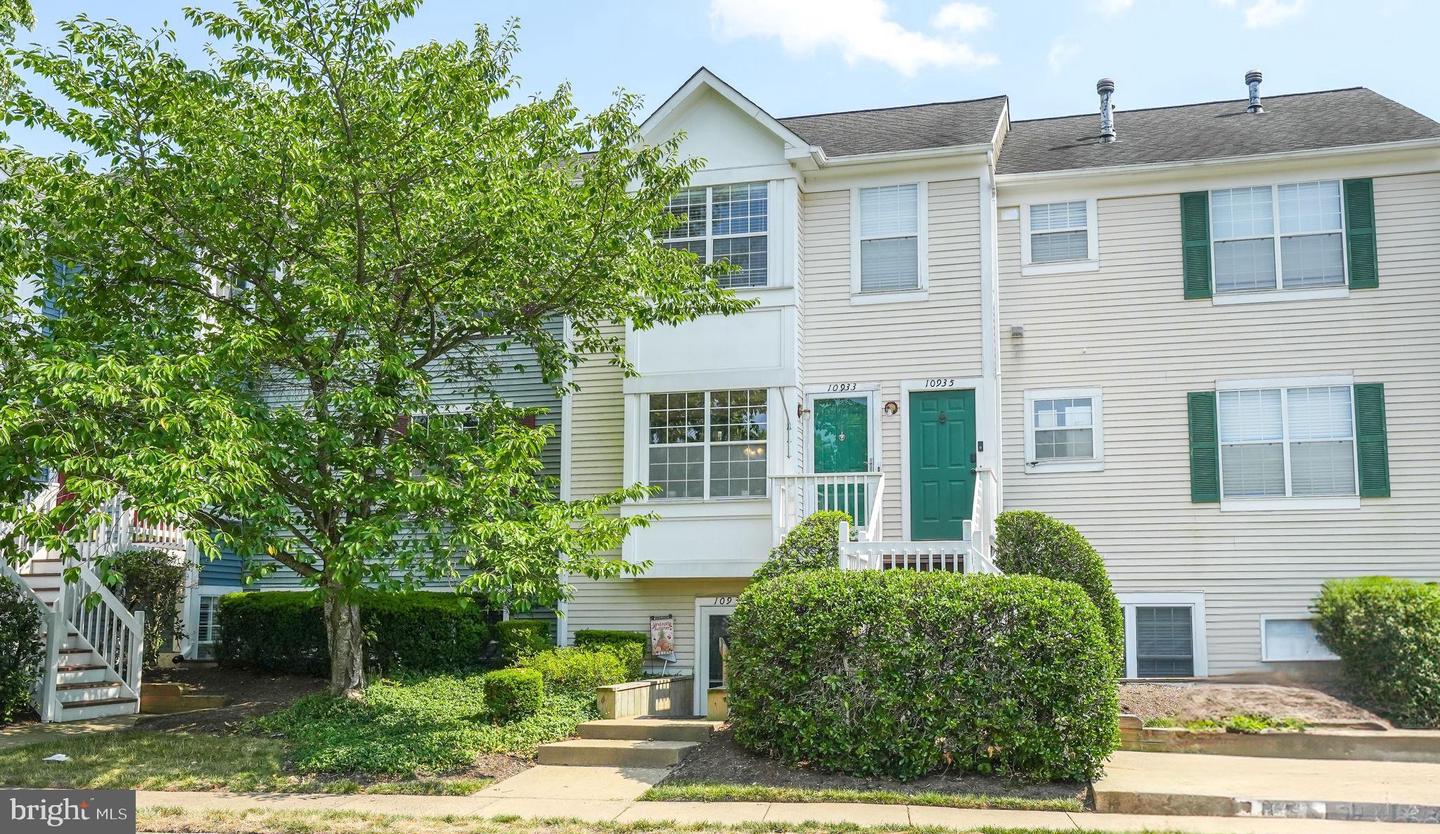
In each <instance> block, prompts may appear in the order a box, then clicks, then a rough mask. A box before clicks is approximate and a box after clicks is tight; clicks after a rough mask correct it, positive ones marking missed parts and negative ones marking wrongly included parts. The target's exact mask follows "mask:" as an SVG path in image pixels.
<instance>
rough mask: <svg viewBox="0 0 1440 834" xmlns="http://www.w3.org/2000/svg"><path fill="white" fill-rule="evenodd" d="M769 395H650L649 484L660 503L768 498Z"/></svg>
mask: <svg viewBox="0 0 1440 834" xmlns="http://www.w3.org/2000/svg"><path fill="white" fill-rule="evenodd" d="M767 396H768V392H767V391H766V390H765V389H763V388H752V389H739V390H730V391H689V392H683V393H673V394H651V395H649V406H648V412H649V419H648V424H647V433H648V438H647V439H648V443H649V456H648V467H649V469H648V471H649V483H650V485H651V486H654V487H658V488H659V492H658V493H657V494H656V496H655V497H656V498H666V499H682V500H683V499H690V500H704V499H710V498H763V497H765V495H766V493H767V489H768V478H767V467H766V445H767V439H768V435H767V431H768V427H767V418H768V402H767Z"/></svg>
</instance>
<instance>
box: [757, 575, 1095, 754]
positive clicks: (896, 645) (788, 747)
mask: <svg viewBox="0 0 1440 834" xmlns="http://www.w3.org/2000/svg"><path fill="white" fill-rule="evenodd" d="M729 665H730V692H729V695H730V719H731V722H732V723H733V726H734V732H735V740H736V741H737V742H738V743H739V744H741V745H742V746H744V747H746V748H748V749H750V750H752V751H755V752H758V753H762V754H766V755H770V756H774V757H777V758H779V759H781V760H782V761H784V762H786V763H788V764H797V763H800V762H806V763H809V764H810V765H812V766H815V767H818V768H821V769H824V770H833V771H840V772H842V773H847V774H852V775H856V776H889V777H893V778H898V779H916V778H919V777H921V776H925V775H927V774H931V773H936V772H938V771H941V770H945V769H947V768H950V769H956V770H961V771H976V772H981V773H998V774H1006V775H1012V776H1018V777H1027V778H1033V779H1088V778H1091V777H1093V776H1095V775H1096V774H1098V773H1099V772H1100V769H1101V765H1102V763H1103V762H1104V761H1105V758H1106V757H1107V756H1109V755H1110V753H1111V752H1112V751H1113V750H1114V749H1115V748H1116V746H1117V745H1118V743H1119V728H1118V726H1117V723H1118V714H1119V704H1118V700H1117V694H1116V687H1115V677H1114V675H1113V667H1112V664H1111V655H1110V647H1109V644H1108V643H1107V641H1106V638H1105V631H1104V629H1103V627H1102V626H1101V623H1100V616H1099V614H1098V613H1097V612H1096V610H1095V606H1094V604H1093V603H1091V602H1090V600H1089V598H1088V597H1086V595H1085V593H1084V592H1083V591H1081V590H1080V588H1079V587H1078V586H1076V585H1074V584H1072V583H1068V582H1056V581H1054V580H1050V579H1045V578H1043V577H1038V576H989V575H986V576H956V575H953V574H947V573H919V572H915V571H883V572H882V571H841V570H828V571H814V572H810V573H803V574H794V575H791V576H782V577H777V578H775V579H772V580H769V581H767V582H759V583H754V584H751V585H750V586H749V587H748V588H746V589H745V592H744V593H743V594H742V595H741V597H740V602H739V604H738V606H737V607H736V610H735V615H734V617H733V618H732V619H731V621H730V656H729Z"/></svg>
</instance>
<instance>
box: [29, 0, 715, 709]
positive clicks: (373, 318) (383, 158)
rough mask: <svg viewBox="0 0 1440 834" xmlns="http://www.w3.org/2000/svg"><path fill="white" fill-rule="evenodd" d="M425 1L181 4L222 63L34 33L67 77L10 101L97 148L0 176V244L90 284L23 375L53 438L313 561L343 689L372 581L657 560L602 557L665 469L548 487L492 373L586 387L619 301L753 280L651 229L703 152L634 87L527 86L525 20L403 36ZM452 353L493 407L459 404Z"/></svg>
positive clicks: (544, 594) (474, 395) (650, 320)
mask: <svg viewBox="0 0 1440 834" xmlns="http://www.w3.org/2000/svg"><path fill="white" fill-rule="evenodd" d="M418 5H419V0H241V2H238V3H237V5H236V9H235V11H234V12H233V13H230V14H226V13H220V12H215V11H203V10H199V9H187V10H186V12H185V16H186V19H187V21H188V22H189V23H190V24H191V25H193V26H196V27H199V28H200V29H203V30H204V31H205V32H206V33H208V36H209V37H210V38H211V39H212V41H213V44H214V45H213V46H212V47H211V48H210V50H209V52H208V54H209V62H208V64H207V65H206V66H203V67H197V66H191V65H189V64H187V63H186V61H184V60H182V59H181V58H180V57H178V55H177V54H176V51H175V47H174V43H175V36H174V34H173V33H172V32H170V31H166V30H161V31H157V32H153V33H148V34H141V33H137V32H135V31H133V30H132V29H130V28H128V27H126V26H123V25H120V24H117V23H115V22H110V21H104V22H101V21H93V20H89V19H86V18H84V17H82V18H79V19H77V20H74V21H71V22H69V23H65V24H62V27H61V28H62V31H63V41H62V42H61V43H60V44H59V46H58V47H55V48H35V49H29V50H24V51H21V52H18V53H15V60H16V61H17V62H18V65H19V66H20V67H21V68H22V69H23V70H24V71H25V72H27V73H29V74H31V75H33V76H36V77H39V78H43V79H44V80H46V81H47V82H49V84H50V85H51V86H53V89H54V90H55V91H56V95H55V96H54V97H53V98H46V97H45V96H42V95H40V94H36V93H32V92H22V93H21V94H20V95H19V96H18V97H16V98H15V100H14V101H13V103H12V104H11V106H10V109H9V112H8V118H9V119H10V120H11V121H12V122H14V121H22V122H25V123H27V124H30V125H36V126H40V127H42V128H44V129H47V130H49V131H53V132H54V133H56V134H59V135H60V136H61V137H63V138H64V139H66V140H68V141H69V142H70V143H73V144H74V145H76V146H78V147H79V148H81V149H83V151H82V152H81V153H79V154H75V155H70V156H66V157H58V158H52V159H46V160H40V159H34V158H26V159H24V160H21V161H17V162H13V163H12V164H11V165H10V166H9V168H10V170H8V171H6V172H5V173H6V174H7V175H8V176H9V177H11V180H12V181H13V182H15V183H23V194H22V195H19V196H17V195H16V194H15V193H14V192H13V191H12V193H11V195H10V196H11V197H12V199H14V200H16V201H17V204H16V205H14V206H12V207H11V211H12V213H14V214H15V216H16V217H17V218H18V221H17V223H16V224H15V226H14V229H12V233H13V234H12V235H11V239H10V240H9V245H8V246H7V247H6V252H7V254H8V255H9V258H8V263H6V264H4V272H5V273H6V274H8V275H11V276H17V275H22V274H37V273H38V274H45V275H50V276H55V277H53V278H52V279H51V280H50V281H49V285H48V288H47V289H48V291H49V292H50V294H51V295H52V296H53V297H54V298H55V299H56V301H57V302H58V303H59V305H60V306H61V307H63V308H64V312H65V316H64V318H63V319H60V320H58V321H56V322H55V323H54V324H53V325H52V326H51V327H50V328H49V330H48V335H47V336H46V337H45V338H44V339H41V340H39V342H38V344H39V346H38V347H37V348H36V351H35V352H36V359H35V362H34V363H33V367H32V373H31V374H30V376H31V378H32V379H33V381H34V382H33V384H32V385H31V387H30V389H28V390H26V391H24V392H23V395H24V396H25V397H26V398H28V401H31V402H33V403H35V406H34V407H35V408H36V410H37V411H38V412H39V413H40V414H41V415H43V417H44V424H45V426H46V427H47V431H46V432H45V433H44V434H43V436H42V437H41V438H39V439H38V440H37V441H35V443H34V444H33V445H34V446H36V447H37V448H41V449H43V451H44V455H45V457H46V460H47V462H48V463H50V464H51V465H53V466H55V467H57V468H60V469H62V470H63V471H64V472H66V474H67V489H68V490H71V491H74V492H75V493H76V495H77V496H78V501H77V503H78V504H80V505H85V506H94V505H95V504H96V503H97V502H98V501H99V500H101V499H102V498H104V497H105V496H107V495H111V494H114V493H115V492H116V491H118V490H124V491H125V493H126V494H128V495H129V496H130V500H131V501H132V502H133V504H134V507H135V509H136V510H138V511H139V512H140V513H141V514H142V515H147V516H153V517H158V518H184V519H186V520H187V521H188V522H189V523H190V524H191V526H192V529H194V530H195V531H196V535H198V536H199V537H200V538H201V540H202V545H203V546H204V547H205V548H206V549H207V550H210V551H211V552H213V550H214V545H215V544H216V542H217V541H218V542H229V543H233V544H234V545H235V546H236V547H238V548H241V549H243V550H245V551H246V552H258V553H263V554H268V556H269V557H271V559H273V561H274V563H277V564H278V565H282V566H284V567H286V568H288V569H290V570H293V571H295V573H297V574H298V575H299V576H300V577H301V578H302V579H303V580H304V581H305V582H306V583H308V584H310V585H312V586H314V587H315V588H316V589H318V593H320V594H322V595H323V598H324V601H325V611H326V622H327V629H328V633H329V643H330V651H331V656H332V667H331V686H332V690H333V691H335V692H336V693H346V694H348V693H353V692H356V691H358V690H360V689H362V688H363V687H364V668H363V651H362V644H361V633H360V627H359V608H358V605H359V600H360V598H361V597H362V596H363V595H362V594H360V593H359V591H360V590H361V589H362V588H364V587H366V586H378V587H383V588H402V587H413V586H414V585H415V584H417V583H419V582H422V581H424V580H427V579H434V578H442V577H453V578H455V579H456V580H457V581H460V580H461V579H462V577H463V583H462V588H463V589H464V590H467V591H471V592H476V593H479V594H482V595H484V596H486V597H487V598H489V599H490V600H492V601H493V602H495V603H497V604H515V605H525V604H532V603H542V604H548V603H552V602H554V601H555V600H557V599H559V598H560V597H561V596H562V594H563V593H564V587H563V582H562V580H561V578H560V577H561V576H562V575H563V574H566V573H572V574H587V575H590V576H596V577H599V576H613V575H616V574H617V573H618V572H620V571H622V570H630V569H632V568H630V567H628V566H625V565H623V564H621V563H619V562H616V561H612V560H610V559H607V558H605V557H603V556H602V555H600V554H602V553H603V552H604V551H606V550H610V549H613V548H614V547H616V546H617V545H618V544H619V542H620V541H621V540H622V539H623V537H624V535H625V534H626V533H627V532H628V530H629V529H630V528H631V526H632V525H633V524H634V523H636V522H635V520H633V519H622V518H620V516H619V514H618V513H615V512H614V507H615V505H616V504H618V503H619V502H621V501H623V500H626V499H628V498H634V497H638V496H639V495H640V494H641V490H640V489H639V488H638V487H632V488H627V489H623V490H620V491H617V492H615V493H613V494H610V495H605V496H602V497H599V498H596V499H592V500H584V501H572V502H562V501H560V500H558V499H557V498H556V497H555V496H554V493H553V490H552V487H553V484H549V483H546V482H545V481H544V480H543V479H542V478H540V477H539V472H540V468H541V464H540V450H541V447H542V446H543V444H544V443H545V442H546V440H547V438H549V436H550V434H551V432H550V430H548V429H546V428H543V427H542V428H538V429H537V428H535V427H533V426H532V425H527V421H525V420H524V418H525V417H526V416H527V412H525V411H524V410H522V409H517V408H514V407H512V406H510V405H508V404H506V403H505V402H503V401H502V400H501V399H500V398H499V397H498V396H497V395H496V394H495V382H496V380H497V377H498V376H499V375H500V374H502V373H505V372H506V371H507V369H510V368H511V367H512V366H513V365H514V364H515V360H514V359H512V358H511V357H512V355H513V353H514V352H515V351H516V350H517V349H518V348H521V347H524V348H529V349H530V350H531V351H533V356H534V357H536V358H535V359H534V362H533V366H532V367H538V369H539V370H540V371H541V372H543V373H544V374H545V376H546V377H547V378H548V379H551V380H554V381H555V382H556V383H557V384H559V383H560V380H562V379H563V374H564V372H565V371H566V369H567V368H568V367H571V366H573V365H574V364H575V363H576V362H578V361H579V360H580V358H581V357H582V356H585V355H591V354H601V353H610V352H615V353H617V354H618V352H619V351H620V350H621V348H622V345H621V344H620V341H619V339H618V338H617V336H616V335H615V333H616V331H615V329H614V328H611V327H607V324H608V323H611V322H629V323H630V324H631V326H633V327H635V328H640V329H644V328H649V327H652V326H657V325H662V324H674V323H679V322H683V321H686V320H688V319H692V318H694V317H695V316H698V315H705V314H716V313H732V312H736V311H738V310H740V309H743V307H744V305H743V304H742V303H741V302H740V301H738V300H737V299H735V298H734V297H733V296H732V295H731V294H729V293H727V292H726V291H724V290H722V289H720V288H719V287H718V286H717V284H716V283H715V282H714V281H712V280H709V279H710V278H711V277H713V275H712V272H713V268H712V267H706V266H703V265H699V264H697V263H696V262H695V260H694V259H693V258H692V257H691V256H690V255H688V254H687V253H683V252H679V251H674V250H670V249H666V248H664V247H662V246H660V245H659V244H658V243H656V242H655V241H656V240H657V238H658V234H657V233H658V232H660V231H661V230H663V229H664V228H666V227H667V226H668V225H669V224H670V223H672V222H673V218H671V217H670V216H669V214H668V213H667V211H666V204H667V201H668V199H669V197H670V196H671V195H672V194H674V193H675V192H676V191H677V190H678V189H680V188H681V187H683V186H684V185H685V183H686V182H687V181H688V179H689V176H690V174H691V173H692V172H693V170H694V165H695V163H694V162H691V161H686V160H682V159H680V158H678V156H677V146H676V145H675V144H673V143H671V144H664V145H660V146H646V145H644V144H643V143H641V142H639V141H638V136H637V131H636V124H635V117H636V113H637V101H636V100H635V99H634V98H632V97H630V96H628V95H623V94H622V95H619V96H618V97H617V100H616V101H615V103H614V104H613V105H612V106H610V107H608V108H606V109H604V110H602V111H601V112H599V113H596V114H594V115H589V116H586V115H582V114H580V113H578V112H577V109H576V107H575V105H574V104H573V103H572V100H571V95H570V91H569V90H568V89H567V88H563V87H562V88H561V89H559V90H558V91H556V92H555V93H554V94H552V95H549V96H545V97H536V98H531V99H527V100H523V101H518V102H517V101H513V100H512V96H513V93H514V90H515V89H516V87H517V79H516V77H515V75H514V74H513V72H512V68H511V60H512V58H513V56H514V54H515V50H516V33H515V30H514V27H509V28H507V29H506V30H505V31H504V32H503V33H501V34H500V35H499V36H498V37H492V36H491V34H490V33H489V32H488V31H487V30H486V29H485V28H484V27H477V28H476V30H475V35H474V38H473V40H472V41H471V42H469V43H447V44H442V43H427V44H424V45H421V46H418V47H415V48H413V49H407V50H403V51H401V50H397V49H396V48H395V47H394V46H393V44H392V43H391V42H390V41H389V40H387V32H388V31H389V30H390V29H391V28H392V26H393V25H394V24H395V23H396V22H397V21H398V20H400V19H402V18H404V17H407V16H411V15H413V14H414V12H415V11H416V7H417V6H418ZM55 265H59V267H60V268H58V269H56V268H53V267H54V266H55ZM561 317H564V319H565V320H566V321H567V322H568V330H569V336H568V338H560V337H559V335H558V334H557V332H556V329H555V327H554V323H555V322H556V321H557V320H559V319H560V318H561ZM527 355H529V354H527ZM617 361H622V360H617ZM441 383H444V384H446V385H447V386H461V387H462V388H463V389H465V390H466V391H467V392H468V394H469V398H470V399H472V400H474V401H475V403H476V405H475V406H474V407H473V408H472V409H470V410H469V411H468V412H467V413H463V414H462V413H456V412H455V411H453V410H451V409H447V408H444V407H442V406H440V405H437V403H436V397H435V391H436V388H437V386H438V385H439V384H441ZM16 397H17V395H12V400H14V399H16ZM206 531H213V532H210V533H207V532H206Z"/></svg>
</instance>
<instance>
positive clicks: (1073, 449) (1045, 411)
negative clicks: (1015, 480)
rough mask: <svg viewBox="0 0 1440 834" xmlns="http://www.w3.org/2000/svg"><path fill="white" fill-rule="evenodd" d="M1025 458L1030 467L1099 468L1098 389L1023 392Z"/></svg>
mask: <svg viewBox="0 0 1440 834" xmlns="http://www.w3.org/2000/svg"><path fill="white" fill-rule="evenodd" d="M1025 411H1026V423H1025V461H1026V466H1027V467H1030V468H1032V469H1041V470H1047V471H1070V472H1076V471H1089V470H1098V469H1100V468H1101V465H1102V462H1103V461H1104V458H1105V454H1104V438H1103V436H1102V434H1101V426H1102V424H1101V418H1100V414H1101V407H1100V391H1099V390H1096V389H1076V390H1066V391H1026V392H1025Z"/></svg>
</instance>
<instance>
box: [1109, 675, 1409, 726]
mask: <svg viewBox="0 0 1440 834" xmlns="http://www.w3.org/2000/svg"><path fill="white" fill-rule="evenodd" d="M1120 711H1121V712H1128V713H1131V714H1133V715H1138V716H1140V718H1142V719H1150V718H1174V719H1176V720H1178V721H1182V722H1183V721H1194V720H1198V719H1201V718H1215V719H1219V718H1226V717H1229V716H1232V715H1242V714H1249V715H1268V716H1271V717H1272V718H1299V719H1302V720H1304V721H1306V722H1307V723H1312V724H1313V723H1331V722H1360V721H1374V722H1379V723H1381V724H1383V725H1385V726H1389V725H1388V724H1385V721H1384V719H1382V718H1380V717H1379V716H1377V715H1375V714H1374V713H1372V712H1370V711H1369V710H1366V709H1363V708H1361V707H1358V706H1356V705H1355V704H1352V703H1350V702H1349V701H1347V700H1345V699H1344V697H1343V693H1342V692H1340V691H1338V690H1336V691H1333V692H1326V691H1322V690H1319V689H1315V688H1311V687H1306V686H1280V685H1272V684H1252V683H1215V682H1204V683H1198V682H1197V683H1190V682H1176V683H1122V684H1120Z"/></svg>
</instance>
